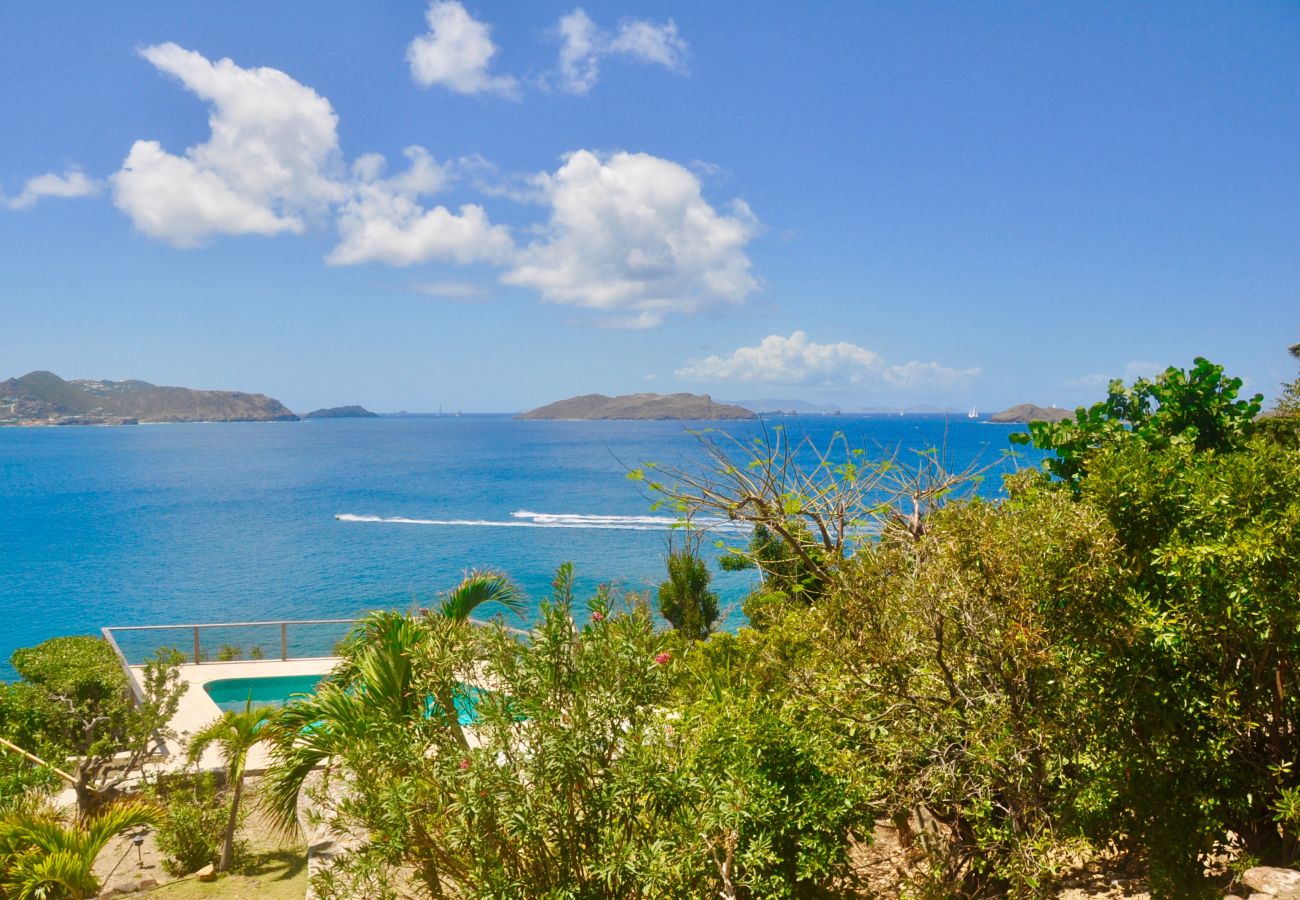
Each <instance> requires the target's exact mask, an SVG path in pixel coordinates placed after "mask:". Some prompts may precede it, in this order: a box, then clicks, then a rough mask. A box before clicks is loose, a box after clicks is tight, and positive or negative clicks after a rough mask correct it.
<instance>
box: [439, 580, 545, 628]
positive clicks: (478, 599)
mask: <svg viewBox="0 0 1300 900" xmlns="http://www.w3.org/2000/svg"><path fill="white" fill-rule="evenodd" d="M487 603H499V604H500V605H502V606H504V607H505V608H506V609H508V610H510V611H511V612H512V613H514V614H515V615H520V614H521V613H522V612H523V606H524V599H523V596H522V595H521V594H520V593H519V590H518V589H517V588H516V587H515V586H514V584H513V583H512V582H511V581H510V579H509V578H508V577H506V576H505V575H504V574H502V573H500V572H487V571H478V570H475V571H472V572H470V573H469V574H468V575H466V576H465V578H464V580H463V581H461V583H460V584H458V585H456V587H454V588H452V589H451V590H450V591H447V592H446V593H445V594H443V599H442V603H441V604H440V605H439V607H438V614H439V615H441V616H442V617H443V618H445V619H454V620H457V621H464V620H465V619H468V618H469V617H470V616H472V615H473V614H474V611H475V610H476V609H478V608H479V607H480V606H483V605H484V604H487Z"/></svg>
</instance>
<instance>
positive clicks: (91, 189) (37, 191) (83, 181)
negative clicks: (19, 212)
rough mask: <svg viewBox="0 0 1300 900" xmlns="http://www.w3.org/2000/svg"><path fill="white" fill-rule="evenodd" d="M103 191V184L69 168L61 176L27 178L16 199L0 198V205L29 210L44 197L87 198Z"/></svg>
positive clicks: (50, 175)
mask: <svg viewBox="0 0 1300 900" xmlns="http://www.w3.org/2000/svg"><path fill="white" fill-rule="evenodd" d="M103 189H104V185H103V182H100V181H96V180H95V179H93V178H91V177H89V176H88V175H86V173H85V172H83V171H81V170H80V169H77V168H71V169H68V170H66V171H65V172H64V173H63V174H62V175H57V174H55V173H54V172H46V173H45V174H44V175H37V176H36V177H34V178H29V179H27V183H26V184H24V185H23V189H22V191H21V193H19V194H18V196H17V197H12V198H10V199H8V200H5V199H3V198H0V203H3V204H4V205H5V206H7V207H9V208H10V209H31V208H32V207H33V206H35V205H36V204H37V202H38V201H40V200H41V199H42V198H44V197H65V198H66V197H89V196H92V195H94V194H98V193H99V192H100V191H102V190H103Z"/></svg>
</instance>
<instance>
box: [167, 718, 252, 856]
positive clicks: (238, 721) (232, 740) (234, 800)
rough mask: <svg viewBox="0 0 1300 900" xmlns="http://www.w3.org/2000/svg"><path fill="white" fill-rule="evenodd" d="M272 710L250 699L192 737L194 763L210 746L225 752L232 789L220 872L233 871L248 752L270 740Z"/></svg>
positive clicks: (229, 783)
mask: <svg viewBox="0 0 1300 900" xmlns="http://www.w3.org/2000/svg"><path fill="white" fill-rule="evenodd" d="M271 717H272V710H271V709H270V708H268V707H264V706H263V707H257V708H254V707H253V701H252V700H251V699H250V700H249V701H248V702H247V703H245V705H244V708H243V710H241V711H238V712H236V711H235V710H226V711H225V712H223V713H222V714H221V715H220V716H218V717H217V718H216V719H213V720H212V721H211V722H209V723H208V724H207V725H206V726H204V727H203V728H201V729H199V731H198V732H197V733H195V734H194V735H193V736H192V737H191V738H190V743H189V749H188V751H187V754H188V757H189V760H190V762H191V763H194V762H197V761H198V760H199V759H200V758H201V757H202V756H203V753H204V751H205V750H207V749H208V747H210V746H212V745H213V744H216V745H217V747H218V749H219V750H220V751H221V761H222V762H223V763H224V764H225V767H226V782H227V784H228V785H229V786H230V791H231V796H230V814H229V816H228V817H227V820H226V830H225V837H224V839H223V840H222V843H221V858H220V860H219V861H218V862H217V871H218V872H228V871H230V865H231V862H232V861H233V860H234V854H235V832H236V831H237V830H238V828H239V801H240V798H241V797H242V795H243V792H244V770H245V768H246V767H247V765H248V751H250V750H252V749H253V746H254V745H255V744H257V743H258V742H259V741H263V740H266V738H267V737H268V736H269V734H270V732H269V731H267V730H266V725H267V724H268V723H269V722H270V720H271Z"/></svg>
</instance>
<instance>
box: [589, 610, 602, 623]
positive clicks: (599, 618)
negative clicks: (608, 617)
mask: <svg viewBox="0 0 1300 900" xmlns="http://www.w3.org/2000/svg"><path fill="white" fill-rule="evenodd" d="M591 621H593V622H603V621H605V614H604V613H603V612H594V613H592V614H591Z"/></svg>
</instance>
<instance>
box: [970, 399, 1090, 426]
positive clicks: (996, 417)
mask: <svg viewBox="0 0 1300 900" xmlns="http://www.w3.org/2000/svg"><path fill="white" fill-rule="evenodd" d="M1073 418H1074V413H1073V411H1071V410H1068V409H1061V408H1060V407H1059V406H1035V405H1034V404H1032V403H1017V404H1016V405H1015V406H1013V407H1011V408H1010V409H1004V410H1002V412H997V413H994V414H993V415H991V416H989V418H988V420H989V421H990V422H997V423H1002V424H1008V423H1009V424H1020V425H1024V424H1028V423H1029V422H1064V421H1065V420H1066V419H1073Z"/></svg>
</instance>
